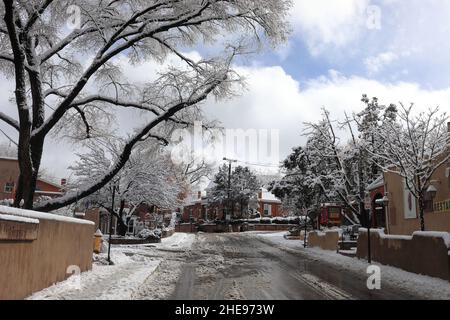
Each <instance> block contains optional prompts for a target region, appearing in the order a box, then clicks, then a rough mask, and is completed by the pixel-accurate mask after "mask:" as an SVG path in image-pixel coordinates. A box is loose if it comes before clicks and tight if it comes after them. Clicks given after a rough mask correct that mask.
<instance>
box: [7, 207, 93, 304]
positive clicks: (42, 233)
mask: <svg viewBox="0 0 450 320" xmlns="http://www.w3.org/2000/svg"><path fill="white" fill-rule="evenodd" d="M94 231H95V230H94V223H92V222H90V221H84V220H79V219H74V218H66V217H60V216H56V215H54V214H46V213H38V212H35V211H27V210H19V209H13V208H8V207H3V206H0V299H23V298H26V297H27V296H29V295H31V294H32V293H34V292H36V291H40V290H42V289H44V288H47V287H49V286H51V285H53V284H54V283H56V282H59V281H63V280H65V279H66V278H67V277H68V276H70V275H71V274H67V273H66V271H67V268H68V267H69V266H72V265H74V266H78V267H79V268H80V271H81V272H83V271H87V270H90V269H92V252H93V236H94Z"/></svg>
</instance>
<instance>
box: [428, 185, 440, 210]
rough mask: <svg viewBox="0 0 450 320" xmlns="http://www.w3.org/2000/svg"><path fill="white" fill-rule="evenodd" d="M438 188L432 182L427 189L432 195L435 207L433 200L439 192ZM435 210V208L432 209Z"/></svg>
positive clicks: (432, 205)
mask: <svg viewBox="0 0 450 320" xmlns="http://www.w3.org/2000/svg"><path fill="white" fill-rule="evenodd" d="M437 191H438V190H437V188H436V187H435V186H434V185H432V184H430V186H429V187H428V189H427V194H428V195H429V196H430V198H431V208H433V207H434V204H433V200H434V198H435V197H436V194H437ZM432 210H433V209H432Z"/></svg>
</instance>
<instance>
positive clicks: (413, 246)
mask: <svg viewBox="0 0 450 320" xmlns="http://www.w3.org/2000/svg"><path fill="white" fill-rule="evenodd" d="M445 237H447V239H450V234H448V233H442V235H441V236H439V235H437V234H436V235H432V234H430V233H427V232H420V231H419V232H416V233H414V235H413V236H390V235H385V234H384V233H383V232H382V231H381V230H379V229H371V232H370V242H371V243H370V248H371V257H372V260H373V261H377V262H380V263H382V264H385V265H390V266H394V267H398V268H401V269H403V270H406V271H410V272H414V273H418V274H424V275H429V276H432V277H438V278H442V279H445V280H450V256H449V249H450V248H449V246H450V244H446V243H445V240H444V238H445ZM367 249H368V243H367V230H366V229H360V232H359V238H358V248H357V257H358V258H359V259H367Z"/></svg>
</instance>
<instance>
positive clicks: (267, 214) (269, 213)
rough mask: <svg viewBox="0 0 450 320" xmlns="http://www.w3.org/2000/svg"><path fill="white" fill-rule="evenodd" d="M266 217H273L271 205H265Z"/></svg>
mask: <svg viewBox="0 0 450 320" xmlns="http://www.w3.org/2000/svg"><path fill="white" fill-rule="evenodd" d="M264 215H265V216H271V215H272V206H271V205H270V204H264Z"/></svg>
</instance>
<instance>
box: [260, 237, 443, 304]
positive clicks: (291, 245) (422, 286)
mask: <svg viewBox="0 0 450 320" xmlns="http://www.w3.org/2000/svg"><path fill="white" fill-rule="evenodd" d="M285 234H286V233H285V232H277V233H253V234H252V236H255V237H258V238H259V239H262V240H266V241H269V242H271V243H273V244H276V245H277V246H280V247H281V248H284V249H285V250H296V251H301V252H302V253H303V254H305V255H307V256H308V257H310V258H312V259H316V260H321V261H326V262H327V263H330V264H332V265H335V266H337V267H338V268H339V269H341V270H350V271H353V272H355V273H358V274H367V273H366V270H367V267H368V264H367V261H365V260H359V259H356V258H350V257H346V256H343V255H341V254H338V253H336V252H334V251H326V250H321V249H318V248H306V249H305V248H304V247H303V241H301V240H287V239H285V238H284V235H285ZM372 264H373V265H377V266H379V267H380V269H381V283H382V284H381V285H382V286H383V282H384V283H389V284H390V285H391V286H395V287H398V288H402V289H404V290H406V291H409V292H413V293H415V294H417V295H420V296H422V297H423V298H424V299H437V300H441V299H443V300H449V299H450V283H449V282H448V281H445V280H442V279H439V278H433V277H429V276H424V275H419V274H415V273H411V272H407V271H404V270H401V269H399V268H395V267H391V266H386V265H382V264H379V263H377V262H373V263H372Z"/></svg>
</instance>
